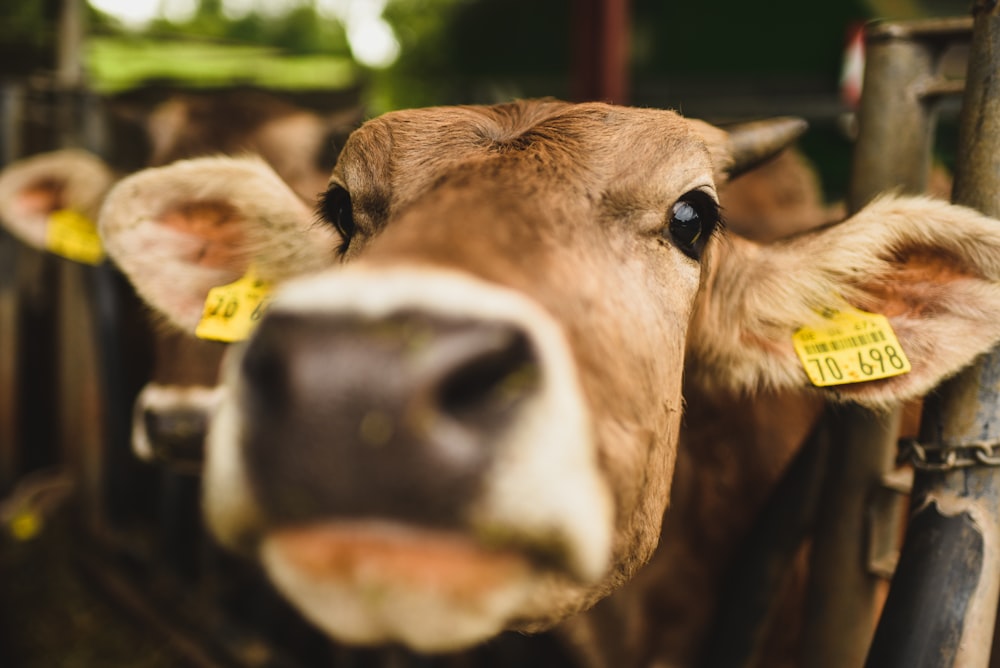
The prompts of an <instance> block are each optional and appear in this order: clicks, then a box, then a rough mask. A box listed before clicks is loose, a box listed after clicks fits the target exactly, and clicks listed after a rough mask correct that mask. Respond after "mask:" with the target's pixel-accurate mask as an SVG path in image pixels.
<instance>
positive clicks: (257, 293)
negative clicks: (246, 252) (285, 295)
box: [194, 267, 271, 342]
mask: <svg viewBox="0 0 1000 668" xmlns="http://www.w3.org/2000/svg"><path fill="white" fill-rule="evenodd" d="M270 290H271V287H270V285H268V284H267V283H265V282H264V281H262V280H260V279H259V278H257V275H256V273H255V272H254V270H253V268H252V267H251V268H250V269H248V270H247V273H246V274H245V275H244V276H243V278H241V279H239V280H238V281H235V282H233V283H229V284H228V285H222V286H219V287H217V288H212V289H211V290H209V291H208V297H207V298H206V299H205V310H204V312H203V313H202V315H201V322H199V323H198V327H197V328H196V329H195V330H194V333H195V336H197V337H198V338H199V339H211V340H213V341H227V342H229V341H242V340H243V339H245V338H247V337H248V336H250V332H251V331H252V330H253V328H254V327H255V326H256V325H257V321H258V320H260V318H261V316H262V315H264V310H265V309H266V308H267V298H268V295H269V294H270Z"/></svg>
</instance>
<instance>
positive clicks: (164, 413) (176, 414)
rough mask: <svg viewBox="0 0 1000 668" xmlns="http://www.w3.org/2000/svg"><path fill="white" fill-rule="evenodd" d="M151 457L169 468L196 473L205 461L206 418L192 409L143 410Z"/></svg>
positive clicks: (200, 412)
mask: <svg viewBox="0 0 1000 668" xmlns="http://www.w3.org/2000/svg"><path fill="white" fill-rule="evenodd" d="M142 420H143V426H144V428H145V431H146V440H147V442H148V443H149V446H150V449H151V450H152V454H153V457H154V458H155V459H157V460H159V461H162V462H165V463H167V464H168V465H170V466H171V467H175V468H181V469H190V470H192V471H198V470H200V468H201V465H202V463H203V462H204V459H205V433H206V431H207V429H208V416H207V415H206V414H205V412H204V411H201V410H197V409H193V408H173V409H170V408H146V409H145V410H144V411H143V415H142Z"/></svg>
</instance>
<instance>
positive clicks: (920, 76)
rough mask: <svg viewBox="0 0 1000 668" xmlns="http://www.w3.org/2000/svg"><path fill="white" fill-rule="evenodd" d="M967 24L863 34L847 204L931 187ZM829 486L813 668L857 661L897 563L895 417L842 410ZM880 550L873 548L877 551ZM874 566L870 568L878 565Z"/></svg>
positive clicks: (895, 26) (810, 638) (807, 643)
mask: <svg viewBox="0 0 1000 668" xmlns="http://www.w3.org/2000/svg"><path fill="white" fill-rule="evenodd" d="M968 30H969V21H967V20H961V21H955V20H934V21H919V22H906V23H878V24H872V25H870V26H868V28H867V29H866V53H867V56H866V69H865V80H864V91H863V95H862V99H861V107H860V110H859V113H858V133H859V134H858V139H857V144H856V146H855V149H854V155H853V165H852V178H851V183H850V186H849V191H848V208H849V209H850V210H851V211H857V210H858V209H860V208H861V207H863V206H864V205H865V204H866V203H867V202H869V201H870V200H871V199H872V198H873V197H875V196H876V195H878V194H879V193H882V192H884V191H886V190H895V191H900V192H910V193H920V192H923V191H924V190H925V188H926V185H927V177H928V174H929V171H930V167H931V163H930V159H931V157H930V156H931V147H932V141H933V136H934V129H935V126H936V121H937V111H938V103H939V102H940V100H941V96H942V94H944V93H946V92H950V91H952V90H953V89H954V88H955V86H956V85H955V84H953V83H949V84H948V85H947V86H945V85H943V83H942V79H941V76H940V62H941V58H942V55H943V54H944V53H945V52H946V50H947V48H948V46H949V45H950V44H952V43H954V41H955V40H960V39H963V38H965V39H967V34H968ZM840 420H841V424H840V425H839V430H840V433H841V434H842V438H841V439H840V445H839V446H837V447H834V448H833V449H832V453H831V460H830V463H829V471H830V474H829V476H828V479H827V482H826V484H825V492H824V501H823V509H824V514H823V516H822V517H821V518H820V527H819V529H818V531H817V534H816V537H815V541H814V544H813V549H812V557H811V563H810V573H811V581H810V584H809V591H808V594H807V609H806V622H805V629H804V639H803V647H805V648H808V649H807V651H808V654H809V662H808V663H809V665H810V666H813V667H815V668H843V666H857V665H861V663H862V662H863V660H864V657H865V653H866V651H867V649H868V646H869V644H870V641H871V638H872V635H873V632H874V628H875V621H876V614H877V608H878V602H879V597H880V591H881V590H882V589H883V588H884V581H883V579H882V578H883V577H884V576H885V575H886V574H887V573H886V571H887V570H888V569H890V568H891V565H892V562H893V561H895V558H894V555H892V554H886V553H885V549H884V547H877V546H885V545H888V544H890V543H891V542H892V541H894V540H895V538H896V536H898V534H899V530H900V529H899V522H900V519H899V518H900V517H901V516H902V512H901V505H900V504H901V503H902V499H901V498H900V497H896V498H894V497H893V496H886V495H885V493H884V492H883V491H882V480H883V478H884V477H885V476H886V474H888V473H890V472H891V471H892V469H893V467H894V460H895V449H896V440H897V431H898V428H897V424H898V420H899V414H898V412H897V413H893V414H889V415H876V414H874V413H871V412H870V411H868V410H866V409H864V408H861V407H845V408H844V409H843V410H842V412H841V415H840ZM873 548H874V550H873ZM873 560H874V562H873Z"/></svg>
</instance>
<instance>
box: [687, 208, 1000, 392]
mask: <svg viewBox="0 0 1000 668" xmlns="http://www.w3.org/2000/svg"><path fill="white" fill-rule="evenodd" d="M997 248H1000V222H998V221H996V220H993V219H991V218H987V217H986V216H983V215H981V214H979V213H978V212H976V211H973V210H971V209H967V208H964V207H960V206H955V205H951V204H948V203H946V202H942V201H940V200H933V199H929V198H913V197H907V198H894V197H885V198H882V199H879V200H876V201H875V202H873V203H872V204H870V205H869V206H867V207H865V208H864V209H863V210H862V211H860V212H859V213H858V214H856V215H854V216H853V217H851V218H849V219H848V220H847V221H845V222H843V223H840V224H837V225H831V226H827V227H823V228H820V229H817V230H814V231H812V232H808V233H804V234H800V235H797V236H794V237H791V238H789V239H787V240H785V241H780V242H776V243H774V244H770V245H757V244H754V243H752V242H749V241H746V240H745V239H741V238H739V237H736V236H730V237H727V238H724V239H723V240H722V243H720V244H719V245H718V246H715V247H713V248H712V249H711V252H710V253H709V254H708V261H709V266H708V268H707V273H706V276H705V279H704V282H703V285H702V291H701V294H700V295H699V299H698V302H697V303H696V306H695V313H694V316H693V318H692V324H691V327H692V331H691V335H690V336H689V337H688V341H689V361H690V369H689V371H690V376H689V377H690V378H691V380H692V381H694V382H699V383H700V384H702V385H707V386H711V385H713V384H722V385H725V386H727V387H729V388H730V389H738V390H745V391H753V390H755V389H758V388H765V387H766V388H783V387H793V386H804V385H810V384H818V383H815V381H812V382H811V381H810V378H811V375H809V374H807V371H808V370H809V364H808V363H807V362H806V361H803V360H802V359H800V358H799V356H798V354H797V353H796V351H795V348H794V346H793V338H792V337H793V334H795V333H796V332H797V331H799V330H800V328H802V327H810V328H819V327H826V326H827V323H829V321H828V320H826V319H824V317H823V315H822V314H823V313H824V312H826V313H829V312H830V310H832V309H836V310H841V311H842V312H845V313H853V311H852V310H851V307H853V308H854V309H859V310H861V311H864V312H867V313H873V314H880V315H882V316H885V317H886V318H887V319H888V324H889V325H890V328H891V332H890V331H887V330H886V331H883V330H881V329H880V330H878V331H879V334H877V335H873V334H874V330H870V329H867V328H868V327H869V325H865V326H864V327H862V328H861V329H858V328H857V326H853V325H852V326H851V327H849V328H848V329H849V330H850V331H846V330H845V331H843V332H841V334H842V335H838V336H837V337H836V338H834V339H831V340H830V341H829V342H825V341H816V344H817V345H816V346H814V347H813V349H814V351H816V352H821V351H837V352H838V355H840V354H841V351H845V350H846V351H847V356H846V357H839V356H838V357H834V356H833V355H831V356H830V358H831V359H832V362H827V361H826V358H825V357H823V356H820V357H818V358H817V361H818V363H819V364H822V365H823V369H822V370H820V369H817V371H819V372H820V373H827V375H834V376H836V375H839V374H841V373H842V372H843V375H844V376H845V379H848V378H850V375H849V373H848V371H851V370H853V371H860V372H863V374H868V376H870V377H873V378H874V377H875V376H877V375H881V374H876V373H875V372H876V371H891V370H890V369H889V366H890V365H891V366H892V367H894V368H895V369H896V370H897V371H899V370H901V369H902V368H903V367H904V366H905V365H904V364H903V362H902V360H901V359H897V357H896V356H898V355H899V354H900V353H902V354H903V355H905V357H906V358H908V360H909V363H910V364H911V365H912V369H911V370H910V371H908V372H906V373H901V374H899V375H892V376H889V377H884V378H880V379H872V380H866V381H864V382H853V383H846V384H842V383H839V382H837V383H831V384H830V385H829V386H828V387H826V391H827V392H830V393H832V395H833V396H834V397H835V398H837V399H841V400H850V401H857V402H860V403H866V404H870V405H880V404H888V403H893V402H896V401H900V400H904V399H908V398H911V397H914V396H917V395H920V394H923V393H926V392H927V391H929V390H930V389H931V388H933V387H934V386H935V385H937V384H938V383H939V382H940V381H941V380H943V379H944V378H946V377H948V376H950V375H953V374H955V373H957V372H958V371H959V370H960V369H962V368H963V367H964V366H966V365H968V364H969V363H970V362H971V361H972V360H973V359H974V358H975V357H976V356H977V355H979V354H981V353H983V352H986V351H987V350H989V349H990V348H991V347H992V346H993V345H995V344H996V343H997V341H998V340H1000V253H997ZM844 309H846V311H845V310H844ZM834 330H836V327H834V328H833V329H828V330H826V331H834ZM855 330H857V331H855ZM814 331H816V330H814ZM893 334H894V336H895V337H897V338H898V344H899V350H897V346H896V342H897V341H893V340H891V338H884V337H890V336H891V335H893ZM831 336H832V335H831ZM869 343H873V344H876V345H875V346H874V349H875V353H873V352H872V350H873V348H872V347H871V346H868V344H869ZM886 346H889V348H891V350H890V349H889V348H886ZM824 354H825V353H824ZM859 355H860V357H859ZM841 365H843V366H841ZM849 367H853V369H849ZM880 367H881V368H880ZM868 376H865V377H868ZM856 377H858V378H861V377H859V376H856ZM827 380H831V379H830V378H827ZM833 380H839V379H836V378H835V379H833Z"/></svg>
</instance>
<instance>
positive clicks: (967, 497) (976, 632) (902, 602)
mask: <svg viewBox="0 0 1000 668" xmlns="http://www.w3.org/2000/svg"><path fill="white" fill-rule="evenodd" d="M974 12H975V14H974V16H975V22H974V26H973V35H972V49H971V55H970V61H969V69H968V74H967V77H966V89H965V96H964V98H963V101H962V113H961V116H960V119H959V121H960V124H959V148H958V158H957V160H958V162H957V164H956V167H955V187H954V199H955V201H956V202H957V203H959V204H965V205H968V206H972V207H975V208H977V209H979V210H981V211H983V212H984V213H987V214H989V215H992V216H1000V86H998V82H997V80H996V69H997V64H998V63H1000V12H998V8H997V3H996V2H979V3H977V5H976V8H975V10H974ZM997 438H1000V349H994V350H993V351H992V352H991V353H989V354H988V355H986V356H983V357H982V358H980V359H979V360H978V361H977V362H976V363H975V364H974V365H972V366H971V367H969V368H968V369H966V370H965V371H963V372H962V373H960V374H959V375H958V376H956V377H954V378H952V379H951V380H949V381H947V382H946V383H944V384H943V385H942V386H941V387H940V388H939V389H938V390H937V391H936V392H935V393H934V394H933V395H932V396H931V397H929V399H928V401H927V403H926V405H925V409H924V417H923V422H922V424H921V441H922V442H923V443H925V444H926V443H929V442H935V443H938V444H941V446H939V447H943V446H944V444H956V443H957V444H967V443H972V444H975V443H981V442H985V443H992V442H994V441H995V440H996V439H997ZM989 457H992V452H991V453H990V455H989ZM914 475H915V480H914V508H915V509H916V510H915V511H914V513H913V517H912V519H911V521H910V527H909V529H908V531H907V535H906V540H905V542H904V545H903V552H902V557H901V560H900V568H899V571H898V572H897V576H896V578H895V579H894V581H893V586H892V588H891V590H890V593H889V598H888V600H887V601H886V606H885V611H884V614H883V616H882V620H881V621H880V624H879V627H878V631H877V632H876V634H875V639H874V641H873V643H872V647H871V652H870V654H869V656H868V661H867V664H866V665H867V666H870V667H871V668H876V667H878V668H894V667H896V666H899V667H900V668H902V667H903V666H906V667H907V668H913V667H917V668H920V667H922V666H928V667H930V666H935V667H937V666H962V667H963V668H985V667H986V666H988V665H989V662H990V653H991V644H992V640H993V634H994V626H995V622H996V613H997V599H998V592H1000V471H998V470H997V467H996V466H992V465H978V466H967V467H962V468H953V469H947V470H943V471H933V470H919V469H918V470H917V471H916V472H915V474H914Z"/></svg>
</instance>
